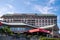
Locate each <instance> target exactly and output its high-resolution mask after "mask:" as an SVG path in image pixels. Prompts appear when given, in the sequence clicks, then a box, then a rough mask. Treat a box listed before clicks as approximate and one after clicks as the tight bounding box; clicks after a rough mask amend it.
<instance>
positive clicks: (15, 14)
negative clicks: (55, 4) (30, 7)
mask: <svg viewBox="0 0 60 40" xmlns="http://www.w3.org/2000/svg"><path fill="white" fill-rule="evenodd" d="M20 15H34V16H56V15H55V14H37V13H36V14H33V13H26V14H25V13H24V14H23V13H21V14H19V13H14V14H5V15H3V16H20Z"/></svg>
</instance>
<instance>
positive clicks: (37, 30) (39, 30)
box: [28, 28, 50, 33]
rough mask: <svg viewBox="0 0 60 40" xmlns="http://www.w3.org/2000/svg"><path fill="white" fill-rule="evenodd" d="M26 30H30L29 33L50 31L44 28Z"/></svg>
mask: <svg viewBox="0 0 60 40" xmlns="http://www.w3.org/2000/svg"><path fill="white" fill-rule="evenodd" d="M28 32H30V33H33V32H44V33H50V31H48V30H45V29H40V28H39V29H38V28H37V29H32V30H29V31H28Z"/></svg>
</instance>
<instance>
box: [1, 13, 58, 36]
mask: <svg viewBox="0 0 60 40" xmlns="http://www.w3.org/2000/svg"><path fill="white" fill-rule="evenodd" d="M1 18H2V19H3V20H2V23H3V24H4V25H9V26H12V25H14V26H17V25H25V26H28V27H30V28H42V29H46V30H49V31H51V35H52V36H59V35H58V34H59V32H58V31H59V28H58V26H57V16H56V15H54V14H5V15H3V16H2V17H1ZM28 27H20V28H19V26H18V27H17V28H15V27H11V30H12V31H16V32H17V31H18V30H19V31H20V32H21V31H27V30H29V29H30V28H28ZM19 31H18V32H19Z"/></svg>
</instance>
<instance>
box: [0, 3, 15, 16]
mask: <svg viewBox="0 0 60 40" xmlns="http://www.w3.org/2000/svg"><path fill="white" fill-rule="evenodd" d="M14 10H15V8H14V6H13V5H11V4H6V5H5V6H3V7H1V8H0V16H2V15H3V14H7V13H10V14H13V13H14Z"/></svg>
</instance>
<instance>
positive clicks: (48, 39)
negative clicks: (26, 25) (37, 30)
mask: <svg viewBox="0 0 60 40" xmlns="http://www.w3.org/2000/svg"><path fill="white" fill-rule="evenodd" d="M39 40H60V38H40V39H39Z"/></svg>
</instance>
